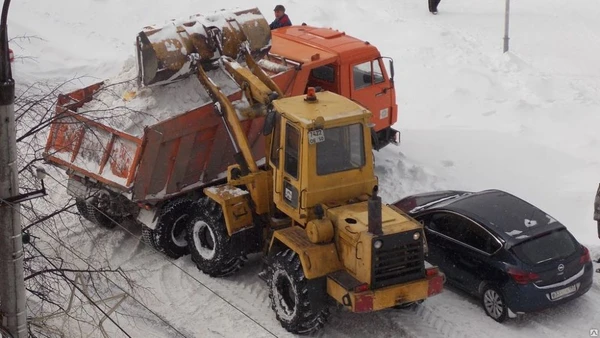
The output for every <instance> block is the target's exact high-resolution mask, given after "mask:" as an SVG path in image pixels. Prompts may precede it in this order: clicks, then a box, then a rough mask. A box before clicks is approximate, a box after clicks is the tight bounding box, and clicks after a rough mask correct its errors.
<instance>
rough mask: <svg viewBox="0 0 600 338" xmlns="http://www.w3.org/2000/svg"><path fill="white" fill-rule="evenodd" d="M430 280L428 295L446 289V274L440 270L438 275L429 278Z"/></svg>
mask: <svg viewBox="0 0 600 338" xmlns="http://www.w3.org/2000/svg"><path fill="white" fill-rule="evenodd" d="M436 270H437V269H436ZM428 277H429V276H428ZM428 280H429V281H428V286H427V297H431V296H434V295H437V294H439V293H442V291H443V290H444V283H445V282H446V275H444V274H443V273H441V272H439V273H438V274H437V275H435V276H433V277H431V278H428Z"/></svg>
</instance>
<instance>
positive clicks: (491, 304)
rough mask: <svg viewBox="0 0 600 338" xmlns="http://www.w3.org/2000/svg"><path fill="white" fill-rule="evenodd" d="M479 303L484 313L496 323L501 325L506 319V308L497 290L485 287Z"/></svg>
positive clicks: (492, 287)
mask: <svg viewBox="0 0 600 338" xmlns="http://www.w3.org/2000/svg"><path fill="white" fill-rule="evenodd" d="M481 303H482V305H483V310H484V311H485V313H486V314H487V315H488V316H490V317H492V319H494V320H495V321H497V322H498V323H502V322H503V321H505V320H506V318H508V307H507V306H506V302H505V301H504V296H503V295H502V292H500V290H498V288H496V287H494V286H486V287H485V289H484V290H483V294H482V295H481Z"/></svg>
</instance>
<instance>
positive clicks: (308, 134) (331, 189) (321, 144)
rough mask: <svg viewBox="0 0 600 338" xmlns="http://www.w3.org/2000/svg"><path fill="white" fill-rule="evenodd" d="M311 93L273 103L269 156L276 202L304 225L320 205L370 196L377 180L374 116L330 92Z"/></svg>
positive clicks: (350, 101) (282, 209)
mask: <svg viewBox="0 0 600 338" xmlns="http://www.w3.org/2000/svg"><path fill="white" fill-rule="evenodd" d="M313 92H314V90H313ZM312 95H314V97H315V99H314V100H311V99H307V98H310V97H312ZM312 95H311V89H309V94H307V96H297V97H291V98H285V99H280V100H276V101H274V103H273V106H274V110H275V112H274V113H273V114H274V116H272V121H273V122H272V123H273V128H272V132H271V134H270V137H271V142H270V144H271V145H270V147H271V149H270V152H269V156H268V163H269V166H270V168H271V169H272V171H273V186H274V189H273V190H274V191H273V193H274V203H275V205H276V206H277V208H278V209H279V210H280V211H282V212H283V213H285V214H286V215H288V216H289V217H290V218H292V219H293V220H295V221H296V222H297V223H299V224H301V225H303V224H306V222H308V221H309V220H311V219H313V218H314V217H315V215H314V213H313V211H312V210H313V208H314V206H316V205H317V204H319V203H325V202H337V203H340V204H344V203H346V202H347V201H349V200H351V199H356V198H358V197H360V196H366V195H367V194H369V193H370V192H371V190H372V188H373V186H374V185H375V184H376V180H377V179H376V178H375V175H374V168H373V153H372V151H371V138H370V128H369V120H370V118H371V113H370V112H369V111H368V110H366V109H364V108H363V107H362V106H360V105H358V104H357V103H355V102H353V101H352V100H350V99H347V98H345V97H343V96H340V95H337V94H335V93H332V92H319V93H316V94H312Z"/></svg>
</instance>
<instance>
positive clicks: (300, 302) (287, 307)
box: [267, 249, 329, 334]
mask: <svg viewBox="0 0 600 338" xmlns="http://www.w3.org/2000/svg"><path fill="white" fill-rule="evenodd" d="M267 284H268V285H269V298H270V299H271V308H272V309H273V311H275V315H276V317H277V320H278V321H279V323H281V326H282V327H283V328H284V329H286V330H287V331H289V332H291V333H294V334H310V333H314V332H316V331H318V330H320V329H321V328H323V326H325V323H326V322H327V318H328V317H329V309H327V308H324V309H322V310H319V311H313V310H312V309H311V305H310V299H309V296H308V295H309V289H308V283H307V279H306V276H305V275H304V270H302V264H301V263H300V258H299V257H298V255H297V254H296V253H295V252H294V251H292V250H290V249H287V250H284V251H280V252H278V253H277V254H276V255H275V257H274V258H273V261H272V262H271V264H270V266H269V275H268V277H267Z"/></svg>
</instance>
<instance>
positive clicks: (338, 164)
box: [317, 123, 365, 175]
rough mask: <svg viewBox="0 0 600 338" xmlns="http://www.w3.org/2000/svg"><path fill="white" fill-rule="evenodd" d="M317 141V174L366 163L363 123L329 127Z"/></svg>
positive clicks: (344, 169) (357, 166)
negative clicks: (323, 137)
mask: <svg viewBox="0 0 600 338" xmlns="http://www.w3.org/2000/svg"><path fill="white" fill-rule="evenodd" d="M324 134H325V140H324V141H323V142H319V143H317V174H318V175H327V174H331V173H336V172H340V171H346V170H350V169H357V168H360V167H362V166H364V165H365V152H364V149H365V147H364V140H363V133H362V125H361V124H359V123H356V124H352V125H349V126H343V127H335V128H328V129H325V130H324Z"/></svg>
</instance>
